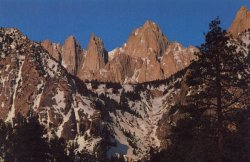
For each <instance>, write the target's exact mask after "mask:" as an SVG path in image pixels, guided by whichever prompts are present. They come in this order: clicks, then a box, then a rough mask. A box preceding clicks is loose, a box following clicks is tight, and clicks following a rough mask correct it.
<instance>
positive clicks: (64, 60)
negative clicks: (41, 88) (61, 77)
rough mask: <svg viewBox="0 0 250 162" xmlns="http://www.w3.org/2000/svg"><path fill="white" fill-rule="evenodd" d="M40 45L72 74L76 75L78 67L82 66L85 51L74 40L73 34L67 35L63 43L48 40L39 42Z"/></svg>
mask: <svg viewBox="0 0 250 162" xmlns="http://www.w3.org/2000/svg"><path fill="white" fill-rule="evenodd" d="M41 45H42V46H43V48H44V49H46V50H47V51H48V52H49V54H50V55H51V56H52V57H53V58H55V59H56V60H57V61H58V62H59V63H60V64H62V65H63V67H64V68H66V69H67V71H68V72H69V73H70V74H72V75H77V73H78V69H79V68H80V67H81V66H82V64H83V60H84V55H85V51H84V49H81V46H80V45H79V43H78V42H77V41H76V39H75V37H74V36H69V37H68V38H67V39H66V40H65V42H64V45H63V46H61V45H60V44H59V43H52V42H50V41H49V40H45V41H43V42H41Z"/></svg>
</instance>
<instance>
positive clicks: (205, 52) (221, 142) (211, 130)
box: [161, 18, 249, 162]
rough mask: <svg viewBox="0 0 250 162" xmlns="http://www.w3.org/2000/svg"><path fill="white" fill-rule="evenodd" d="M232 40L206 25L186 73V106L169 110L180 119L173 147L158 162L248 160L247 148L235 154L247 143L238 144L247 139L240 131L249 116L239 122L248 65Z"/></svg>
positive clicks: (217, 25) (244, 108) (245, 98)
mask: <svg viewBox="0 0 250 162" xmlns="http://www.w3.org/2000/svg"><path fill="white" fill-rule="evenodd" d="M231 40H232V39H231V37H230V35H229V34H228V33H227V32H226V31H225V30H223V29H222V28H221V27H220V20H219V19H218V18H217V19H215V20H213V21H212V22H211V23H210V25H209V31H208V33H207V34H206V35H205V43H204V44H202V45H201V46H200V47H199V53H197V57H198V58H197V60H196V61H195V62H194V63H193V64H192V65H191V66H190V67H189V70H188V74H187V78H186V80H187V83H186V84H187V85H188V86H189V87H190V92H189V96H188V97H187V101H186V104H184V105H178V104H177V105H175V107H173V109H175V110H178V111H179V113H181V114H182V118H181V119H180V120H179V121H177V123H176V126H174V127H173V128H172V134H171V135H170V139H171V142H172V145H171V146H170V147H169V148H168V150H167V153H165V154H163V156H164V158H162V161H176V162H178V161H180V162H181V161H186V162H188V161H190V162H191V161H192V162H196V161H197V162H198V161H202V162H206V161H218V162H223V161H242V160H243V161H249V159H247V158H248V156H247V155H246V152H247V151H246V149H243V150H240V149H235V148H237V147H241V146H240V144H244V145H246V144H249V143H248V142H247V140H243V141H239V140H240V139H241V138H244V139H248V138H249V134H248V133H246V132H244V131H243V130H244V129H246V128H244V127H245V126H246V125H245V126H244V123H249V117H246V118H245V119H242V117H243V114H242V112H249V106H248V105H249V104H248V103H247V101H248V100H249V64H248V63H247V60H246V57H245V56H244V51H241V50H239V49H238V48H237V46H235V45H234V44H233V43H232V41H231ZM176 107H177V108H176ZM248 116H249V114H248ZM240 119H242V121H240ZM242 129H243V130H242ZM242 131H243V132H242ZM243 136H244V137H243ZM247 137H248V138H247ZM235 140H236V141H235ZM242 147H243V146H242ZM244 148H247V147H244ZM235 152H237V153H236V154H235ZM161 154H162V153H161ZM235 155H237V157H235ZM233 156H234V157H233ZM163 159H164V160H163Z"/></svg>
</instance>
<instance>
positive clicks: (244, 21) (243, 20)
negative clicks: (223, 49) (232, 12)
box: [229, 6, 250, 37]
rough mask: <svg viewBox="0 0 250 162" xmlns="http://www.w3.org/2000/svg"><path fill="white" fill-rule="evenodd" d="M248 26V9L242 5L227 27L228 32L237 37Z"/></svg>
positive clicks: (249, 21)
mask: <svg viewBox="0 0 250 162" xmlns="http://www.w3.org/2000/svg"><path fill="white" fill-rule="evenodd" d="M249 28H250V11H248V9H247V8H246V6H242V7H241V8H240V10H239V11H238V12H237V14H236V16H235V18H234V21H233V23H232V24H231V26H230V28H229V32H230V33H231V34H232V35H233V36H234V37H237V36H238V35H239V34H240V33H242V32H244V31H245V30H248V29H249Z"/></svg>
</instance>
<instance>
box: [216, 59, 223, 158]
mask: <svg viewBox="0 0 250 162" xmlns="http://www.w3.org/2000/svg"><path fill="white" fill-rule="evenodd" d="M216 66H217V76H216V87H217V95H216V98H217V145H218V151H219V159H218V162H223V161H224V155H223V154H224V153H223V128H222V124H223V117H222V107H221V89H222V88H221V76H220V59H219V55H217V65H216Z"/></svg>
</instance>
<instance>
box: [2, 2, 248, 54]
mask: <svg viewBox="0 0 250 162" xmlns="http://www.w3.org/2000/svg"><path fill="white" fill-rule="evenodd" d="M242 5H245V6H247V7H248V9H250V0H0V26H1V27H17V28H19V29H20V30H21V31H22V32H23V33H24V34H26V35H28V36H29V38H30V39H32V40H34V41H41V40H44V39H50V40H52V41H53V42H60V43H63V42H64V40H65V39H66V38H67V37H68V36H69V35H74V36H75V37H76V39H77V40H78V41H79V42H80V44H81V46H82V47H84V48H86V46H87V44H88V41H89V37H90V35H91V33H95V34H96V35H97V36H99V37H101V38H102V39H103V40H104V44H105V47H106V49H107V50H111V49H113V48H115V47H119V46H121V45H122V44H123V43H124V42H126V41H127V39H128V37H129V35H130V33H131V32H132V31H133V30H134V29H135V28H137V27H139V26H141V25H143V23H144V22H145V21H146V20H148V19H150V20H152V21H154V22H156V23H157V24H158V25H159V26H160V28H161V29H162V31H163V33H164V34H165V35H166V36H167V38H168V39H169V40H171V41H175V40H176V41H178V42H180V43H182V44H184V46H188V45H194V46H196V45H199V44H200V43H202V42H203V40H204V38H203V33H204V32H206V31H207V30H208V24H209V22H210V21H211V20H212V19H214V18H216V17H217V16H219V17H220V19H221V20H222V26H223V27H224V28H226V29H227V28H228V27H229V26H230V24H231V22H232V20H233V19H234V16H235V14H236V11H237V10H238V9H239V8H240V7H241V6H242Z"/></svg>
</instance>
